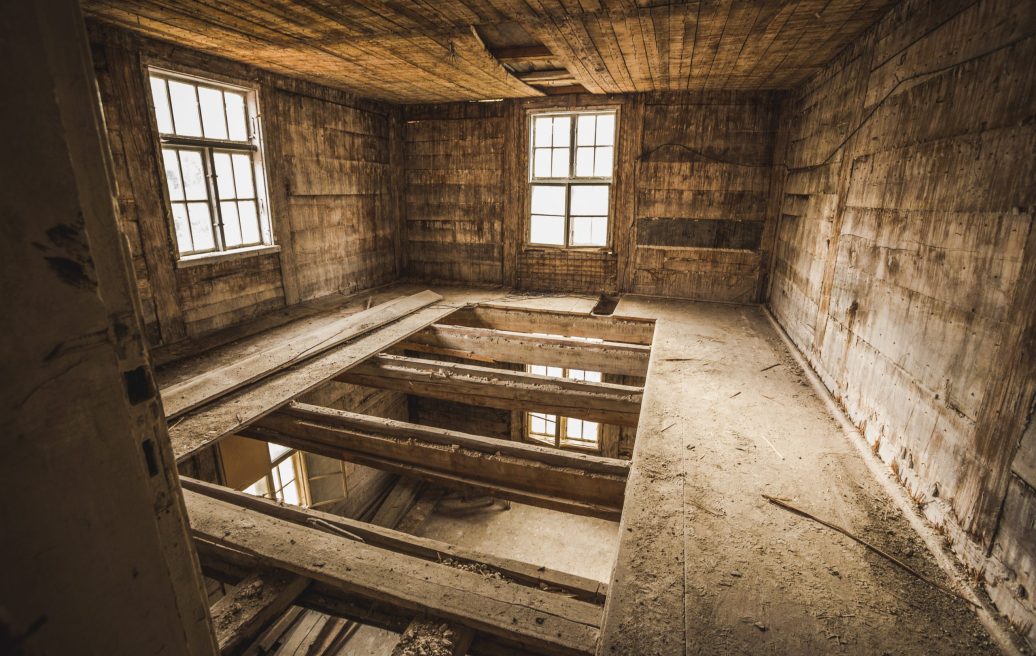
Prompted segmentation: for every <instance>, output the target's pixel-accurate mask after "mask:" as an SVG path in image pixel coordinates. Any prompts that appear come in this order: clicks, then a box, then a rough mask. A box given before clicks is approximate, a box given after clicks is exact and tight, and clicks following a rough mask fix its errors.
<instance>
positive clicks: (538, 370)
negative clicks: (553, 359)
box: [529, 364, 547, 376]
mask: <svg viewBox="0 0 1036 656" xmlns="http://www.w3.org/2000/svg"><path fill="white" fill-rule="evenodd" d="M529 373H530V374H538V375H540V376H546V375H547V368H546V367H544V366H543V365H539V364H530V365H529Z"/></svg>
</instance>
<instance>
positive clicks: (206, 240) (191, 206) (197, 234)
mask: <svg viewBox="0 0 1036 656" xmlns="http://www.w3.org/2000/svg"><path fill="white" fill-rule="evenodd" d="M187 215H188V216H189V217H190V220H191V235H192V236H193V237H194V250H196V251H210V250H212V249H213V248H215V247H216V241H215V239H214V238H213V236H212V215H211V214H210V213H209V205H208V203H187Z"/></svg>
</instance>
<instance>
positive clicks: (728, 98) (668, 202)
mask: <svg viewBox="0 0 1036 656" xmlns="http://www.w3.org/2000/svg"><path fill="white" fill-rule="evenodd" d="M778 98H779V96H777V95H776V94H772V93H734V92H729V93H724V92H711V93H693V94H691V93H683V94H648V95H642V94H630V95H588V94H581V95H580V94H576V95H568V96H553V97H546V98H527V99H521V100H505V101H501V102H493V103H452V104H441V105H413V106H408V107H406V108H405V109H404V112H405V114H404V115H405V117H406V121H407V124H406V153H405V159H406V165H405V166H406V210H405V211H406V226H407V234H406V243H407V248H406V256H407V260H408V265H407V268H406V273H407V274H408V275H409V276H410V277H413V278H421V279H432V280H446V281H457V282H482V283H494V284H495V283H503V284H511V285H514V286H515V287H518V288H520V289H531V290H546V291H570V292H588V293H597V292H615V291H619V290H621V291H631V292H636V293H644V294H656V295H662V296H674V297H681V298H695V299H704V300H721V301H733V302H749V303H751V302H757V301H758V300H759V299H760V296H759V294H760V291H761V289H762V288H763V287H764V285H763V282H764V281H765V278H766V272H767V271H768V268H769V266H768V257H769V256H768V252H769V248H770V244H772V241H773V237H772V235H773V227H774V225H775V221H774V219H773V211H772V210H770V209H769V205H768V203H769V200H770V194H771V174H772V170H773V168H772V155H773V147H774V143H775V135H776V117H777V111H776V110H777V99H778ZM601 107H610V108H615V109H617V110H618V112H619V121H618V125H619V133H618V134H617V135H616V144H617V150H616V168H615V172H614V178H613V183H612V196H611V214H612V217H613V226H612V244H611V246H610V247H609V248H607V249H600V250H597V249H572V250H565V249H555V248H543V247H533V246H527V245H526V244H525V243H524V241H525V235H526V233H527V231H528V217H527V216H526V213H527V207H528V182H527V180H528V173H527V171H528V166H529V164H528V144H527V140H528V138H529V131H528V115H529V113H530V112H533V111H537V110H578V109H585V108H601ZM768 218H769V220H768Z"/></svg>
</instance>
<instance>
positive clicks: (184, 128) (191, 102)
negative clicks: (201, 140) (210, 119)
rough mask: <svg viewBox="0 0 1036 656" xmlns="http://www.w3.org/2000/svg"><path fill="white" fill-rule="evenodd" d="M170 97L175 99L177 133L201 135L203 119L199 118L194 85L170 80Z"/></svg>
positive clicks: (174, 111) (191, 135)
mask: <svg viewBox="0 0 1036 656" xmlns="http://www.w3.org/2000/svg"><path fill="white" fill-rule="evenodd" d="M169 97H170V98H171V99H172V101H173V121H174V122H175V127H176V134H179V135H182V136H185V137H200V136H201V120H200V119H199V118H198V98H197V97H196V96H195V95H194V85H193V84H186V83H184V82H178V81H176V80H169Z"/></svg>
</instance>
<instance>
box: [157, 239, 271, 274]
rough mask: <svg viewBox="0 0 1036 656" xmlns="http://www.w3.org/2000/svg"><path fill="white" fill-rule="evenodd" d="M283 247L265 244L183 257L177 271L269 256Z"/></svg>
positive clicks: (177, 264) (178, 263)
mask: <svg viewBox="0 0 1036 656" xmlns="http://www.w3.org/2000/svg"><path fill="white" fill-rule="evenodd" d="M280 252H281V247H280V246H278V245H277V244H263V245H262V246H253V247H251V248H238V249H235V250H232V251H223V252H221V253H202V254H201V255H187V256H185V257H181V258H180V259H178V260H177V261H176V268H177V269H189V268H191V267H196V266H203V265H206V264H216V263H218V262H232V261H234V260H243V259H245V258H249V257H259V256H260V255H269V254H271V253H280Z"/></svg>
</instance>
